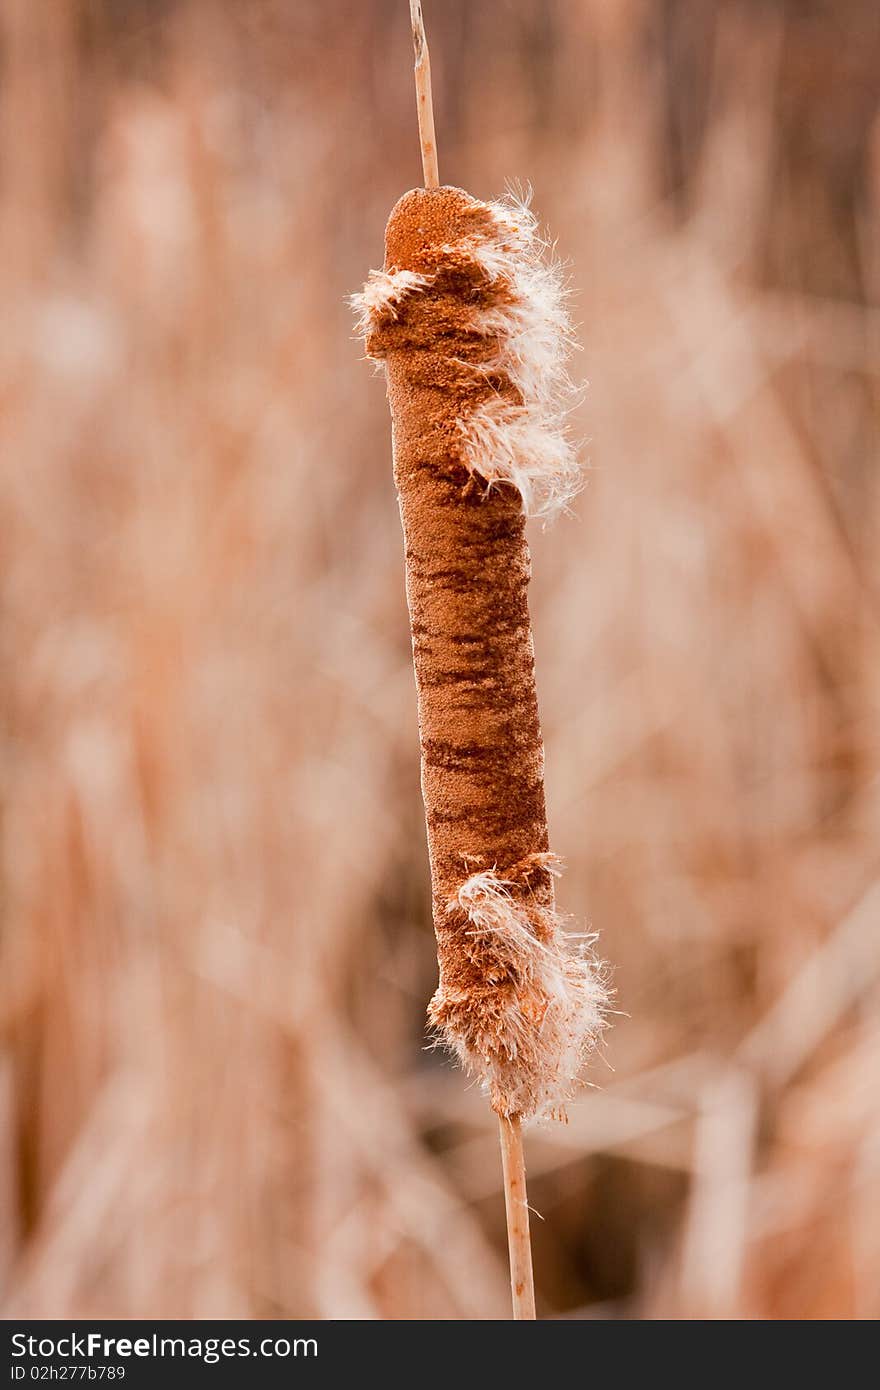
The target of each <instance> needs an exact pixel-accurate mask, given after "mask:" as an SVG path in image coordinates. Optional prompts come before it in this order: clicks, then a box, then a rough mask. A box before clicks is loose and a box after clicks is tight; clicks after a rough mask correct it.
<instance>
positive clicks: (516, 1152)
mask: <svg viewBox="0 0 880 1390" xmlns="http://www.w3.org/2000/svg"><path fill="white" fill-rule="evenodd" d="M498 1127H499V1131H500V1134H501V1164H502V1168H503V1171H504V1207H505V1211H506V1213H507V1246H508V1250H509V1251H510V1292H511V1296H512V1298H513V1317H514V1321H517V1322H519V1321H528V1320H533V1319H534V1318H535V1282H534V1278H533V1275H532V1246H531V1242H530V1240H529V1204H528V1198H527V1196H526V1165H525V1159H524V1158H523V1146H522V1126H521V1125H520V1120H519V1116H518V1115H511V1116H509V1117H508V1116H505V1115H499V1116H498Z"/></svg>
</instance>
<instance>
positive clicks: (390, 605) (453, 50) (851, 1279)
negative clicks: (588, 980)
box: [0, 0, 880, 1319]
mask: <svg viewBox="0 0 880 1390" xmlns="http://www.w3.org/2000/svg"><path fill="white" fill-rule="evenodd" d="M406 9H407V7H406V5H405V4H404V0H337V3H334V4H329V3H327V2H326V0H322V3H319V0H249V3H248V4H246V5H242V4H234V3H232V0H227V2H226V3H223V2H222V0H176V3H173V2H172V0H164V2H163V0H41V3H40V4H35V3H32V0H5V3H4V4H3V6H2V8H0V285H2V298H3V314H2V325H0V400H2V413H0V457H2V469H0V525H2V555H3V561H2V591H0V602H2V608H0V643H2V674H0V680H2V695H0V717H2V725H0V728H2V741H0V758H2V761H0V766H2V785H0V837H2V917H0V927H2V982H0V1018H2V1024H3V1046H2V1054H0V1111H2V1129H0V1280H2V1288H3V1298H4V1305H3V1306H4V1311H5V1313H6V1316H33V1317H53V1316H54V1317H68V1316H80V1317H85V1316H117V1317H133V1316H141V1317H150V1318H152V1317H162V1316H166V1317H226V1316H238V1317H251V1316H269V1317H272V1316H289V1315H292V1316H304V1317H309V1316H314V1317H321V1318H328V1317H334V1318H370V1317H383V1318H417V1317H431V1318H443V1317H447V1318H448V1317H456V1318H470V1317H496V1316H506V1315H507V1307H508V1292H507V1280H506V1267H505V1248H504V1227H503V1221H504V1217H503V1206H502V1200H501V1194H500V1165H499V1162H498V1158H497V1152H496V1145H497V1135H496V1129H495V1124H494V1121H493V1117H492V1116H491V1114H490V1113H489V1111H488V1109H487V1107H486V1104H485V1102H484V1101H483V1100H482V1099H481V1097H480V1096H479V1095H478V1094H477V1093H476V1092H475V1091H474V1090H473V1089H468V1088H467V1087H466V1085H465V1083H464V1081H463V1079H462V1077H461V1076H460V1074H458V1073H456V1072H455V1071H454V1070H453V1069H452V1067H451V1065H450V1064H449V1063H448V1062H446V1061H445V1060H444V1059H443V1058H442V1057H441V1056H440V1055H438V1054H436V1053H431V1052H429V1051H426V1050H425V1036H424V1009H425V1005H426V1002H427V1000H428V998H429V996H430V994H431V992H432V990H433V987H434V982H435V971H436V964H435V957H434V945H433V938H432V934H431V929H430V911H429V899H428V870H427V861H426V853H425V840H424V830H423V824H422V811H421V803H420V796H419V787H418V747H417V733H416V715H415V696H414V689H413V679H412V668H411V662H410V651H409V634H408V626H407V619H406V611H405V604H404V593H403V569H402V554H401V539H400V532H399V521H398V516H397V508H396V505H395V498H394V491H393V485H392V480H391V463H390V440H389V425H388V418H387V410H386V404H385V401H384V398H383V389H382V384H381V381H380V380H377V379H376V378H374V376H373V374H372V372H371V371H370V369H369V368H368V366H367V365H365V364H364V363H363V362H362V361H361V360H360V357H361V348H360V346H359V345H358V343H356V342H355V340H354V338H353V331H352V326H351V319H350V313H349V310H348V308H347V307H346V304H345V302H344V297H345V295H346V294H347V293H349V292H351V291H352V290H354V289H356V288H358V287H359V286H360V284H361V283H362V282H363V279H364V277H365V275H366V272H367V270H368V268H369V267H370V266H375V265H378V264H380V263H381V256H382V232H383V228H384V223H385V218H386V216H387V214H388V211H389V209H390V207H391V205H392V203H393V202H394V201H395V199H396V198H397V197H398V196H399V194H400V193H401V192H403V191H404V190H405V189H406V188H407V187H409V186H411V185H412V184H414V183H416V182H418V181H419V177H420V174H419V156H418V142H417V135H416V125H415V111H414V100H413V92H412V81H411V64H412V58H411V48H410V35H409V24H408V17H407V13H406ZM426 20H427V24H428V29H429V38H430V40H431V49H432V59H433V68H434V89H435V105H436V112H437V128H438V139H439V145H440V162H441V176H442V178H443V179H444V180H445V181H448V182H454V183H458V184H461V185H464V186H466V187H468V188H469V189H470V190H471V191H472V192H473V193H475V194H477V195H478V196H481V197H485V196H493V195H495V194H497V193H498V192H500V191H501V190H502V189H503V187H504V184H505V181H507V180H516V179H519V180H521V181H526V180H528V181H530V182H531V183H532V184H533V186H534V190H535V206H536V208H537V209H538V211H539V213H540V215H541V217H542V218H543V219H545V220H546V222H547V223H548V225H549V226H550V228H551V229H552V231H553V233H554V235H555V236H556V237H558V241H559V250H560V253H561V254H562V255H564V256H565V257H566V258H568V259H570V261H571V274H572V281H573V285H574V287H575V290H576V292H577V299H576V304H575V315H576V318H577V319H578V320H579V321H580V324H581V328H580V337H581V341H582V344H583V348H584V352H583V354H582V357H581V359H580V361H581V363H582V370H583V375H584V376H585V377H587V378H588V379H589V382H590V389H589V391H588V393H587V396H586V400H585V404H584V407H583V410H582V412H581V414H580V417H579V419H578V421H577V427H578V429H579V430H580V432H581V433H582V434H583V435H584V436H585V437H586V438H587V439H588V441H589V442H588V445H587V454H588V457H589V462H590V467H591V471H590V474H589V484H588V487H587V490H586V491H585V493H584V494H583V496H582V497H581V498H580V499H579V502H578V504H577V507H576V513H577V514H576V517H575V518H573V519H566V520H563V521H562V522H561V523H559V524H557V525H556V526H555V527H554V528H553V529H552V530H548V531H547V532H546V533H542V532H541V531H540V529H538V528H533V533H532V540H533V555H534V571H535V580H534V586H533V612H534V624H535V637H536V646H537V655H538V676H539V693H540V697H541V702H542V712H543V718H544V724H545V735H546V742H547V782H548V799H549V807H550V817H551V826H552V837H553V843H554V845H555V847H556V848H558V849H559V851H560V852H561V853H563V854H564V855H565V857H566V859H567V861H568V864H569V868H568V872H567V874H566V876H565V878H564V880H563V883H562V885H561V901H562V904H563V906H564V907H565V908H566V909H568V910H570V911H571V912H572V913H573V914H575V915H576V916H577V917H578V918H579V919H581V921H584V922H586V923H588V924H589V925H590V926H592V927H593V928H595V929H598V930H599V931H601V934H602V935H601V950H602V954H603V955H604V956H605V957H606V958H607V959H608V960H610V961H611V962H612V963H613V965H614V967H615V975H614V984H615V987H616V990H617V1003H618V1006H619V1008H620V1009H621V1011H622V1012H623V1014H624V1015H625V1016H623V1017H620V1018H619V1019H618V1020H617V1021H616V1024H615V1027H614V1028H613V1030H612V1031H611V1033H610V1034H609V1036H608V1042H607V1047H606V1049H605V1057H606V1061H605V1062H600V1063H598V1064H597V1065H596V1066H595V1067H594V1069H593V1073H592V1080H593V1081H594V1082H595V1083H596V1085H597V1087H598V1089H597V1090H595V1091H590V1092H587V1093H586V1094H585V1097H584V1099H583V1100H582V1101H581V1102H580V1103H579V1104H577V1105H576V1106H575V1107H574V1108H573V1111H572V1117H571V1123H570V1125H569V1126H568V1127H567V1128H565V1127H560V1126H557V1127H555V1128H545V1129H539V1130H534V1131H532V1132H531V1134H530V1136H529V1138H528V1141H527V1142H528V1157H529V1162H530V1177H531V1184H530V1197H531V1201H532V1203H533V1205H534V1206H535V1208H537V1210H538V1211H539V1212H540V1214H541V1216H542V1217H543V1220H535V1221H534V1222H533V1229H534V1243H535V1259H536V1272H537V1281H538V1297H539V1312H540V1313H543V1314H544V1315H545V1316H546V1315H563V1316H569V1317H576V1318H582V1317H592V1316H608V1317H618V1316H621V1317H657V1316H666V1317H743V1316H745V1317H758V1318H798V1319H801V1318H866V1317H876V1316H878V1315H880V1222H878V1216H877V1212H878V1208H880V1100H878V1068H880V1015H878V1007H877V1005H878V998H880V939H878V927H880V838H878V831H880V723H878V715H880V578H878V566H877V551H878V542H880V475H878V468H877V464H878V439H880V432H878V408H880V391H878V386H880V116H878V112H880V10H878V7H877V6H876V4H875V3H873V0H797V3H794V2H793V0H792V3H782V0H775V3H774V2H773V0H760V2H759V0H754V2H753V3H749V0H727V3H724V2H723V0H615V3H614V4H607V3H605V0H485V3H480V4H476V3H472V0H443V3H439V2H438V3H433V4H426Z"/></svg>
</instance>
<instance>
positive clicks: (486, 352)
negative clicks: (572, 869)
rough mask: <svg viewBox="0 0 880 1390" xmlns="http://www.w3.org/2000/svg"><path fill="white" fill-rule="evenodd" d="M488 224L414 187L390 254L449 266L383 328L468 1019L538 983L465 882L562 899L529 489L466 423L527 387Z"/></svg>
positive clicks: (459, 198) (445, 972)
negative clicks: (534, 614) (547, 762)
mask: <svg viewBox="0 0 880 1390" xmlns="http://www.w3.org/2000/svg"><path fill="white" fill-rule="evenodd" d="M487 230H491V228H487V217H486V212H485V210H484V207H483V205H481V204H478V203H475V202H474V200H472V199H471V198H470V197H469V196H468V195H467V194H466V193H463V192H461V191H460V190H459V189H455V188H440V189H434V190H430V191H429V190H416V191H413V192H411V193H407V194H406V195H405V196H404V197H403V198H402V199H401V200H400V202H399V203H398V204H397V206H396V207H395V208H394V210H393V212H392V214H391V217H390V219H389V222H388V227H387V231H386V240H385V252H386V254H385V270H386V271H399V270H411V271H416V272H419V273H426V274H431V275H433V276H434V277H435V278H434V279H433V280H432V283H431V285H430V286H429V287H427V288H425V289H423V290H421V291H420V292H419V293H417V294H411V295H408V296H406V297H404V298H403V299H402V301H401V302H400V304H399V305H397V306H395V307H394V308H392V309H389V311H388V313H387V314H386V315H385V316H384V318H380V320H379V322H378V323H377V324H375V326H374V327H373V328H372V331H371V332H370V333H369V335H368V338H367V351H368V353H369V354H370V356H373V357H381V358H383V359H384V360H385V364H386V368H387V381H388V399H389V403H390V406H391V415H392V419H393V422H394V476H395V481H396V484H397V489H398V495H399V500H400V513H401V518H402V521H403V531H404V538H405V547H406V582H407V597H408V601H409V611H410V618H411V623H412V636H413V655H414V663H415V672H416V683H417V687H418V699H419V727H420V735H421V751H422V791H423V795H424V801H425V813H426V818H427V826H428V843H429V849H430V857H431V876H432V888H433V907H434V924H435V929H436V933H437V941H438V953H439V960H440V989H439V990H438V993H437V996H436V997H435V999H434V1001H433V1003H432V1006H431V1018H432V1021H433V1022H435V1023H436V1024H437V1025H439V1026H441V1027H443V1026H451V1027H452V1029H453V1030H455V1029H456V1028H457V1029H464V1030H467V1029H468V1027H469V1014H470V1015H473V1014H474V1013H475V1012H479V1009H480V1007H481V1006H483V1007H485V1008H486V1009H488V1010H489V1012H490V1013H495V1012H503V1010H504V1008H505V1004H506V1003H509V1002H514V1001H513V999H512V998H511V999H510V1000H508V999H506V996H515V995H516V992H517V990H518V989H519V987H520V983H521V982H520V980H519V979H518V978H517V974H516V972H515V971H513V970H511V965H510V956H509V952H505V951H503V950H499V951H495V950H494V949H493V946H492V943H491V941H489V942H487V941H485V940H482V941H481V942H480V943H479V944H477V943H476V942H475V939H474V934H473V932H472V931H471V922H470V921H469V919H468V917H467V916H466V915H465V913H464V912H463V911H462V909H461V908H460V907H459V906H457V905H456V904H455V895H456V893H457V890H458V889H459V888H460V886H461V884H462V882H463V881H464V880H465V879H466V878H467V877H468V876H469V875H471V874H473V873H475V872H477V871H479V870H494V871H495V872H496V873H497V875H498V877H499V878H501V879H503V880H507V881H508V883H509V885H510V887H509V892H510V895H511V898H512V899H513V900H518V901H521V902H522V904H523V906H524V908H525V909H526V911H527V912H528V916H529V919H530V921H531V922H532V929H533V931H534V934H535V936H536V937H539V938H540V937H541V936H543V935H545V934H546V930H547V929H546V926H545V925H544V914H543V913H542V912H541V911H540V909H542V908H543V909H545V910H546V909H547V908H550V907H552V903H553V883H552V878H551V875H550V873H549V872H548V869H547V867H546V859H545V856H546V852H547V850H548V839H547V819H546V812H545V805H544V784H543V747H542V741H541V729H540V724H539V720H538V705H537V698H536V694H535V676H534V656H533V649H532V637H531V629H530V623H529V609H528V600H527V589H528V582H529V576H530V560H529V550H528V545H527V543H526V539H525V520H524V517H523V513H522V506H521V500H520V497H519V495H518V493H517V492H516V491H515V490H514V489H513V488H511V487H509V486H500V487H495V488H493V489H492V490H491V491H489V490H488V489H487V487H486V485H485V483H484V482H483V481H482V480H481V479H480V478H479V477H474V476H473V475H472V474H471V473H470V472H469V470H468V468H467V467H466V466H465V464H464V462H463V461H462V453H461V442H460V434H459V430H458V428H457V421H458V420H459V419H460V418H461V416H462V415H463V413H465V412H467V411H468V410H470V409H472V408H473V407H474V406H475V405H476V404H478V403H479V402H480V401H482V400H484V399H485V398H487V397H488V396H489V395H490V394H492V393H493V392H498V391H501V392H502V393H506V394H511V395H513V396H515V395H516V393H515V390H514V388H513V387H512V386H511V385H510V383H509V382H507V381H506V380H499V379H498V378H493V377H491V376H487V375H486V374H485V373H484V372H481V371H480V370H479V369H477V370H475V367H476V368H479V365H480V364H481V363H483V364H484V363H487V362H488V361H489V360H490V359H491V358H492V356H493V353H494V350H495V346H496V345H495V344H494V343H493V341H492V340H490V339H487V338H486V337H484V336H481V335H480V334H479V332H477V331H475V328H474V324H473V319H474V310H475V309H483V308H491V307H492V305H493V303H497V302H498V300H499V296H501V295H503V294H504V293H505V290H504V287H503V285H502V286H499V285H498V284H497V283H496V284H491V283H490V282H489V280H488V277H487V276H486V275H485V274H484V273H483V272H482V271H481V270H480V268H479V266H478V264H476V263H474V262H473V261H472V260H471V259H469V258H468V257H467V255H456V254H451V253H450V251H449V249H448V248H449V247H450V244H451V243H457V244H458V245H461V242H462V239H463V238H467V237H468V236H469V235H472V234H476V235H478V236H479V235H480V234H483V235H485V234H486V232H487ZM536 908H537V909H539V910H538V911H535V909H536ZM490 996H492V997H490ZM535 1022H539V1019H537V1018H536V1019H535ZM482 1046H484V1047H485V1034H483V1035H482ZM507 1060H508V1061H509V1060H510V1059H509V1058H508V1059H507Z"/></svg>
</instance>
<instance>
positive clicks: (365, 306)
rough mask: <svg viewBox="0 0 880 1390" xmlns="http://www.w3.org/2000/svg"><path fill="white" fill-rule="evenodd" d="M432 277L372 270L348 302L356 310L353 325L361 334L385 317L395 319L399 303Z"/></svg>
mask: <svg viewBox="0 0 880 1390" xmlns="http://www.w3.org/2000/svg"><path fill="white" fill-rule="evenodd" d="M431 279H432V277H430V276H427V275H418V274H417V273H416V272H415V271H414V270H392V271H388V270H371V271H370V273H369V276H368V277H367V283H366V284H365V285H364V288H363V289H362V290H361V291H360V293H358V294H353V295H351V297H350V299H349V301H348V302H349V304H350V305H351V307H352V308H353V309H354V311H355V315H356V318H355V328H356V330H357V332H358V333H359V334H360V335H361V336H362V337H363V336H365V335H366V334H367V332H368V330H369V329H370V328H371V327H372V326H373V325H375V324H377V323H380V322H381V321H382V320H383V319H386V318H392V319H396V318H397V310H398V308H399V306H400V304H401V302H402V301H403V300H404V299H405V298H406V296H407V295H408V294H412V293H413V291H414V290H421V289H424V287H425V286H426V285H429V284H430V283H431Z"/></svg>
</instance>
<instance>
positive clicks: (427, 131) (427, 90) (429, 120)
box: [409, 0, 440, 188]
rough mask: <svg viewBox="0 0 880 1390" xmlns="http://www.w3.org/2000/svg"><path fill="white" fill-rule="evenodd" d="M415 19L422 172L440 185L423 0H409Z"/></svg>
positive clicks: (434, 184)
mask: <svg viewBox="0 0 880 1390" xmlns="http://www.w3.org/2000/svg"><path fill="white" fill-rule="evenodd" d="M409 14H410V19H411V21H412V35H413V47H414V49H415V55H416V66H415V74H416V105H417V107H418V113H419V142H420V144H421V147H422V172H423V175H424V180H425V187H426V188H439V187H440V172H439V169H438V166H437V137H436V135H435V134H434V102H433V98H432V96H431V57H430V54H429V53H428V40H427V38H426V37H425V21H424V19H423V18H422V4H421V0H409Z"/></svg>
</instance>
